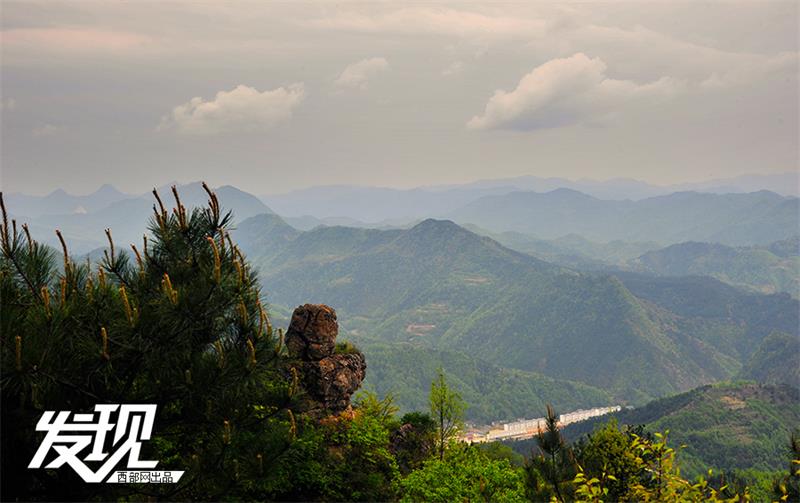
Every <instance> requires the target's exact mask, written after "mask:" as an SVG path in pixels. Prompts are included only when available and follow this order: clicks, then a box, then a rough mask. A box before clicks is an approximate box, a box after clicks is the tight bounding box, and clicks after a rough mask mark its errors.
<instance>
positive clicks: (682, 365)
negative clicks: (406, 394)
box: [235, 215, 798, 404]
mask: <svg viewBox="0 0 800 503" xmlns="http://www.w3.org/2000/svg"><path fill="white" fill-rule="evenodd" d="M235 234H236V237H237V239H238V240H239V241H240V242H241V243H242V248H243V249H244V250H245V252H246V253H247V254H248V256H249V258H250V259H251V260H252V261H253V263H254V264H255V265H256V266H257V267H258V268H259V271H260V273H261V276H262V278H263V281H264V284H265V285H266V286H267V292H268V298H269V301H270V302H271V303H272V304H275V305H283V306H293V305H297V304H299V303H302V302H307V301H310V302H324V303H328V304H331V305H335V306H337V309H339V310H340V312H342V313H345V314H346V316H345V317H344V318H345V319H346V320H348V321H347V323H346V325H344V326H343V329H344V330H346V333H347V334H348V336H352V337H356V338H358V337H367V338H371V339H375V340H379V341H383V342H414V343H415V344H417V345H419V346H421V347H424V348H428V349H443V350H453V349H455V350H457V351H460V352H462V353H466V354H469V355H473V356H474V357H476V358H477V359H480V360H484V361H487V362H490V363H492V364H494V365H497V366H499V367H504V368H514V369H518V370H523V371H527V372H537V373H540V374H543V375H546V376H548V377H551V378H555V379H560V380H571V381H578V382H582V383H584V384H588V385H591V386H595V387H600V388H603V389H605V390H608V392H609V393H610V394H611V395H612V396H613V398H614V399H615V400H618V401H622V402H625V403H636V404H641V403H644V402H646V401H647V400H648V399H651V398H654V397H658V396H664V395H667V394H670V393H675V392H678V391H684V390H688V389H691V388H693V387H696V386H698V385H702V384H706V383H710V382H715V381H718V380H722V379H727V378H730V377H732V376H734V375H735V374H736V373H737V372H738V371H739V370H740V369H741V367H742V365H743V364H744V363H745V362H746V361H747V360H748V359H749V357H750V356H751V355H752V353H753V352H755V351H756V349H757V347H758V345H759V343H760V341H761V340H762V339H763V338H764V337H766V336H767V335H768V334H770V333H771V332H773V331H775V330H780V331H785V332H787V333H794V334H796V333H797V325H798V303H797V301H796V300H793V299H791V298H790V297H789V296H788V295H785V294H784V295H758V294H748V293H744V292H742V291H740V290H738V289H736V288H733V287H730V286H728V285H725V284H723V283H721V282H719V281H716V280H714V279H711V278H655V277H652V276H646V275H641V274H634V273H624V274H623V273H620V274H614V275H609V274H589V273H578V272H575V271H573V270H569V269H566V268H563V267H560V266H556V265H554V264H551V263H549V262H546V261H543V260H539V259H536V258H533V257H531V256H529V255H525V254H522V253H519V252H515V251H512V250H510V249H508V248H505V247H503V246H502V245H500V244H499V243H497V242H496V241H493V240H491V239H489V238H487V237H481V236H478V235H476V234H474V233H472V232H469V231H467V230H466V229H463V228H461V227H459V226H457V225H455V224H454V223H452V222H447V221H437V220H426V221H423V222H421V223H420V224H418V225H416V226H414V227H413V228H411V229H408V230H389V231H380V230H374V229H354V228H346V227H321V228H317V229H314V230H312V231H307V232H300V231H297V230H295V229H293V228H291V227H290V226H288V225H287V224H285V222H283V221H282V220H281V219H280V218H279V217H277V216H275V215H259V216H257V217H255V218H252V219H249V220H246V221H245V222H242V223H241V224H240V225H239V226H238V229H237V231H236V232H235ZM367 356H368V357H369V356H370V355H369V352H368V351H367ZM372 384H373V385H374V386H376V387H379V386H383V385H382V384H381V383H379V382H375V381H372Z"/></svg>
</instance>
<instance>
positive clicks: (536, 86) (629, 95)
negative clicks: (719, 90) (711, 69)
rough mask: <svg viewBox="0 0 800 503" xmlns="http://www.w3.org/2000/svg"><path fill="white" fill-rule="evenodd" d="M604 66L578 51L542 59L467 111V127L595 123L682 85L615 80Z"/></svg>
mask: <svg viewBox="0 0 800 503" xmlns="http://www.w3.org/2000/svg"><path fill="white" fill-rule="evenodd" d="M606 69H607V66H606V64H605V62H603V60H601V59H600V58H589V57H588V56H586V55H585V54H583V53H577V54H574V55H573V56H570V57H568V58H561V59H553V60H551V61H548V62H546V63H544V64H542V65H541V66H538V67H537V68H535V69H534V70H533V71H531V72H530V73H528V74H527V75H525V76H524V77H522V79H521V80H520V81H519V84H517V87H516V89H514V90H513V91H510V92H507V91H503V90H498V91H496V92H495V93H494V96H492V97H491V98H490V99H489V101H488V102H487V103H486V108H485V110H484V112H483V115H476V116H475V117H473V118H472V119H471V120H470V121H469V122H468V123H467V127H468V128H469V129H475V130H486V129H515V130H523V131H529V130H535V129H545V128H554V127H560V126H568V125H572V124H581V123H584V124H596V123H598V122H601V121H603V120H604V119H606V118H608V117H609V116H610V115H612V114H613V113H616V112H618V111H621V110H622V109H624V108H625V107H626V106H629V105H631V104H633V103H634V102H640V101H642V100H643V99H652V98H659V97H666V96H670V95H674V94H676V93H679V92H682V91H683V90H684V88H685V82H683V81H680V80H676V79H672V78H669V77H664V78H661V79H659V80H657V81H654V82H650V83H646V84H639V83H636V82H634V81H630V80H615V79H611V78H609V77H608V76H607V75H606Z"/></svg>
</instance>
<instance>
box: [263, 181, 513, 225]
mask: <svg viewBox="0 0 800 503" xmlns="http://www.w3.org/2000/svg"><path fill="white" fill-rule="evenodd" d="M512 190H514V188H513V187H508V186H507V187H491V188H476V189H472V188H458V189H452V190H430V189H423V188H420V189H410V190H399V189H389V188H381V187H355V186H344V185H343V186H324V187H311V188H308V189H302V190H297V191H293V192H289V193H287V194H280V195H272V196H264V197H262V200H263V201H264V202H265V203H267V204H268V205H269V206H270V207H271V208H273V209H274V210H275V212H277V213H278V214H280V215H286V216H288V217H299V216H303V215H313V216H314V217H317V218H331V217H334V218H348V219H354V220H358V221H362V222H368V223H375V222H381V221H387V220H402V221H408V220H413V219H418V218H425V217H430V216H437V215H443V214H445V213H447V212H449V211H452V210H454V209H455V208H458V207H460V206H463V205H464V204H467V203H469V202H470V201H474V200H475V199H478V198H480V197H483V196H486V195H492V194H505V193H507V192H510V191H512ZM396 223H400V222H396Z"/></svg>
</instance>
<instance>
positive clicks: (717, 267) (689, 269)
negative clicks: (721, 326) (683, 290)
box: [629, 239, 800, 297]
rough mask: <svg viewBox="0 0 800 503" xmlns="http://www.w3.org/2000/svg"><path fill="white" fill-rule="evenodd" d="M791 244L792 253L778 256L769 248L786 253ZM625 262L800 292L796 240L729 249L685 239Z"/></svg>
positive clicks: (672, 272)
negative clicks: (764, 245) (767, 245)
mask: <svg viewBox="0 0 800 503" xmlns="http://www.w3.org/2000/svg"><path fill="white" fill-rule="evenodd" d="M791 243H794V254H793V255H788V256H780V255H776V254H774V253H773V252H772V251H771V250H773V249H775V250H777V251H783V252H784V253H788V252H789V248H790V247H791ZM629 265H630V266H631V267H632V268H634V269H638V270H641V271H646V272H653V273H656V274H661V275H670V276H686V275H691V274H695V275H704V276H713V277H715V278H717V279H719V280H721V281H724V282H726V283H730V284H733V285H740V286H745V287H749V288H753V289H756V290H758V291H761V292H765V293H773V292H788V293H791V294H792V295H794V296H795V297H797V296H798V293H800V256H798V250H797V239H793V240H784V241H779V242H776V243H773V244H772V245H770V246H769V247H763V248H759V247H738V248H733V247H730V246H725V245H721V244H717V243H697V242H687V243H680V244H675V245H672V246H668V247H666V248H663V249H660V250H655V251H650V252H648V253H645V254H644V255H642V256H641V257H639V258H637V259H634V260H631V261H630V262H629Z"/></svg>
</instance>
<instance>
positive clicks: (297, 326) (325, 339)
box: [285, 304, 339, 361]
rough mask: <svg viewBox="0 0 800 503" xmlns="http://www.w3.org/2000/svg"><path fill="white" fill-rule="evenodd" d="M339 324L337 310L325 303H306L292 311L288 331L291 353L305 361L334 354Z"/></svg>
mask: <svg viewBox="0 0 800 503" xmlns="http://www.w3.org/2000/svg"><path fill="white" fill-rule="evenodd" d="M337 335H339V324H338V323H337V321H336V311H335V310H334V309H333V308H332V307H328V306H326V305H325V304H305V305H303V306H299V307H298V308H297V309H295V310H294V313H292V321H291V322H290V323H289V329H288V330H287V331H286V338H285V341H286V348H287V349H288V350H289V354H290V355H291V356H293V357H295V358H299V359H301V360H304V361H315V360H322V359H323V358H325V357H327V356H330V355H332V354H333V350H334V348H335V347H336V336H337Z"/></svg>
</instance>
